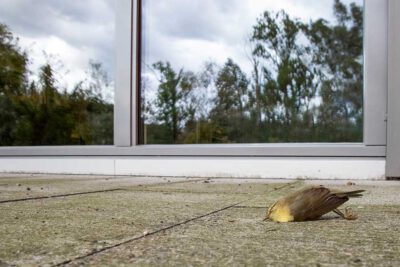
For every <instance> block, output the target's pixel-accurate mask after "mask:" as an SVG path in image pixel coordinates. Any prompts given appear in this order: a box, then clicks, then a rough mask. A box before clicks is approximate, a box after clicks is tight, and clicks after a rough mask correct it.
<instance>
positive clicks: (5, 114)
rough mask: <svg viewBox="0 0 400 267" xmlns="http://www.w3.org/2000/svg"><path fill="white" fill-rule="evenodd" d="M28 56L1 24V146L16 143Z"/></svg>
mask: <svg viewBox="0 0 400 267" xmlns="http://www.w3.org/2000/svg"><path fill="white" fill-rule="evenodd" d="M27 62H28V59H27V56H26V54H25V53H24V52H22V51H21V49H20V48H19V47H18V42H17V40H16V39H15V38H14V37H13V35H12V33H11V32H10V30H9V29H8V27H7V26H6V25H4V24H1V23H0V145H2V146H5V145H6V146H7V145H12V144H13V143H14V142H15V135H14V133H15V129H16V128H17V127H18V124H19V123H20V121H19V119H18V117H19V108H18V106H20V105H21V103H20V101H21V96H22V95H23V94H24V92H25V87H26V83H27V79H26V73H27Z"/></svg>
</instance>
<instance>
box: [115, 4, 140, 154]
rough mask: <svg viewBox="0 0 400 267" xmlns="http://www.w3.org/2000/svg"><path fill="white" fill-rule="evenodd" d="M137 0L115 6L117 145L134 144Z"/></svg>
mask: <svg viewBox="0 0 400 267" xmlns="http://www.w3.org/2000/svg"><path fill="white" fill-rule="evenodd" d="M133 2H135V1H134V0H118V1H115V5H116V46H115V47H116V75H115V106H114V144H115V146H122V147H125V146H131V145H132V125H135V123H134V121H135V119H134V118H132V112H131V111H132V103H134V102H132V95H133V94H132V84H134V83H133V82H134V78H133V77H132V68H133V67H134V66H133V64H132V62H133V61H132V51H133V50H132V48H133V47H132V44H133V42H132V36H133V31H134V29H132V27H134V26H133V23H132V21H133V20H132V17H133V16H134V15H133V14H134V13H133Z"/></svg>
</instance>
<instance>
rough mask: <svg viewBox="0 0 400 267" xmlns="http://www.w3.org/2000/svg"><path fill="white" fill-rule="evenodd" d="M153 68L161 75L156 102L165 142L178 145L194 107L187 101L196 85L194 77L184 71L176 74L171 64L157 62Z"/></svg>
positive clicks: (157, 117) (157, 116)
mask: <svg viewBox="0 0 400 267" xmlns="http://www.w3.org/2000/svg"><path fill="white" fill-rule="evenodd" d="M153 68H154V70H155V71H157V72H158V74H159V75H160V77H159V86H158V90H157V98H156V101H155V109H156V111H155V113H156V114H157V115H156V119H157V121H158V122H160V123H161V125H162V127H161V129H163V131H162V132H163V135H164V137H163V139H164V140H163V142H165V143H178V139H179V135H180V134H181V131H182V128H183V126H184V124H185V122H186V120H187V118H188V115H190V114H192V116H193V110H191V109H192V108H193V107H192V106H190V105H188V104H190V102H189V103H188V102H187V101H186V100H187V99H188V98H187V97H188V96H189V93H190V92H191V90H192V88H193V84H194V79H195V78H194V76H193V75H192V73H190V72H184V70H183V69H181V70H179V72H178V73H177V72H175V71H174V70H173V68H172V67H171V65H170V63H169V62H167V63H163V62H157V63H155V64H153Z"/></svg>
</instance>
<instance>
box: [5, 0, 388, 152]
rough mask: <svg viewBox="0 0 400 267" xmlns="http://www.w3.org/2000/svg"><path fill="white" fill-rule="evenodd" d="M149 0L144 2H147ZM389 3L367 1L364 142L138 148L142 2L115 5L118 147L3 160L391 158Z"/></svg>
mask: <svg viewBox="0 0 400 267" xmlns="http://www.w3.org/2000/svg"><path fill="white" fill-rule="evenodd" d="M143 1H145V0H143ZM388 1H393V0H365V1H364V8H365V12H364V90H363V92H364V93H363V94H364V95H363V97H364V103H363V108H364V113H363V114H364V129H363V142H361V143H273V144H268V143H262V144H206V145H203V144H198V145H197V144H193V145H141V144H139V143H138V129H139V122H138V114H139V107H140V105H139V104H138V100H139V79H140V77H139V69H138V68H139V67H140V66H139V64H138V62H139V60H138V58H140V29H141V25H140V21H141V14H140V6H141V0H116V1H115V4H116V77H115V105H114V145H111V146H39V147H32V146H30V147H0V156H263V157H269V156H271V157H380V158H383V157H385V156H386V135H387V134H386V129H387V126H386V124H387V119H386V118H387V114H386V110H387V93H388V91H387V88H388V56H387V55H388Z"/></svg>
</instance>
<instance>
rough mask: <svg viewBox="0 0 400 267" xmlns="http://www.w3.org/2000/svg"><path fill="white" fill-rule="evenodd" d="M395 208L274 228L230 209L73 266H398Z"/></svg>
mask: <svg viewBox="0 0 400 267" xmlns="http://www.w3.org/2000/svg"><path fill="white" fill-rule="evenodd" d="M398 216H399V214H398V206H369V207H368V208H366V209H365V210H364V211H363V213H362V216H361V217H360V219H359V220H356V221H346V220H343V219H339V218H337V217H335V216H327V217H325V220H319V221H312V222H301V223H287V224H278V223H272V222H261V221H260V218H259V211H258V210H256V209H242V208H232V209H229V210H226V211H224V212H221V213H218V214H214V215H212V216H209V217H206V218H203V219H201V220H199V221H196V222H191V223H189V224H186V225H183V226H182V227H179V228H174V229H171V230H168V231H165V232H164V233H162V234H159V235H154V236H151V237H149V238H145V239H141V240H138V241H136V242H132V243H130V244H127V245H125V246H120V247H117V248H114V249H111V250H109V251H107V252H105V253H102V254H98V255H96V256H95V257H89V258H86V259H85V260H82V261H77V262H74V263H73V264H71V265H72V266H78V265H81V264H85V265H88V266H105V265H107V266H132V265H135V266H182V265H184V266H188V265H190V266H399V265H400V256H399V252H400V251H399V247H400V240H399V238H398V230H399V227H400V225H399V222H398Z"/></svg>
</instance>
